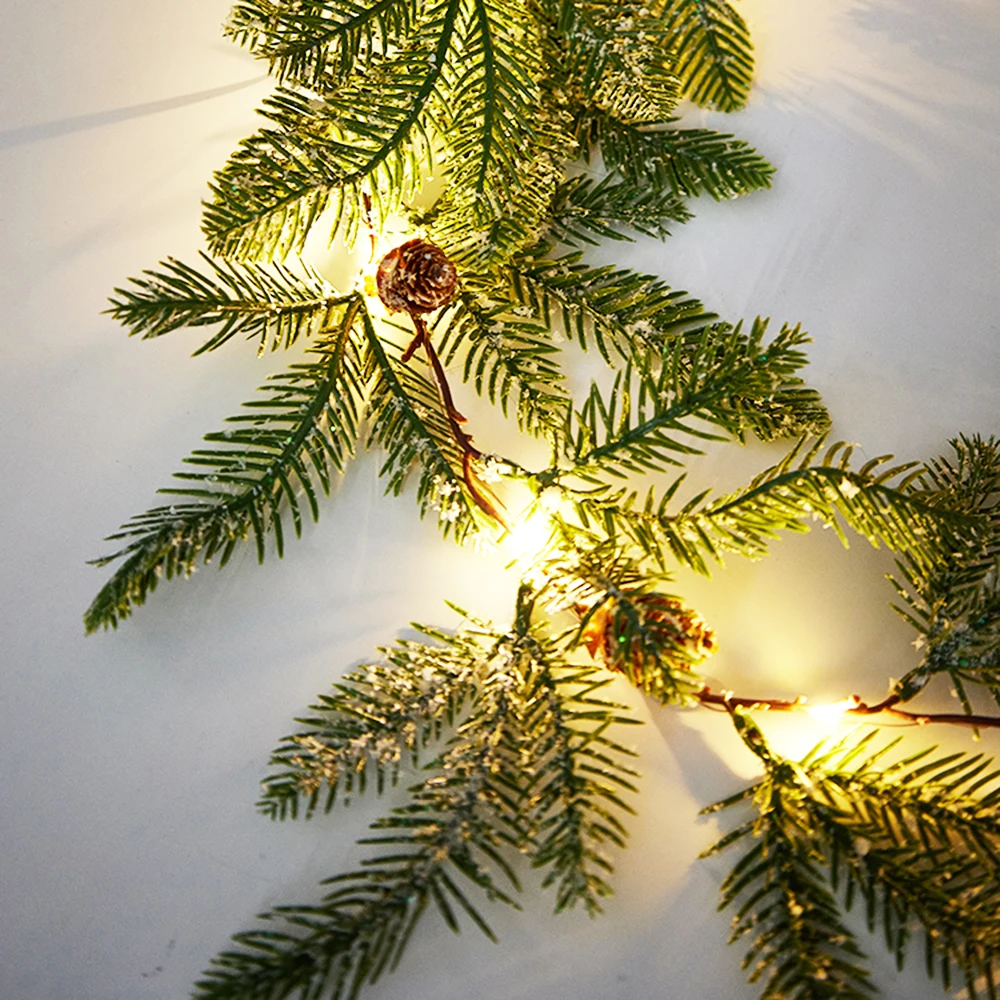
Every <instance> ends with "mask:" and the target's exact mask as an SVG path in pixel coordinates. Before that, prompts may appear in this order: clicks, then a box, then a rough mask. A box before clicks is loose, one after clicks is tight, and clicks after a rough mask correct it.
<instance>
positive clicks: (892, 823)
mask: <svg viewBox="0 0 1000 1000" xmlns="http://www.w3.org/2000/svg"><path fill="white" fill-rule="evenodd" d="M733 719H734V722H735V724H736V727H737V730H738V731H739V732H740V733H741V735H742V736H743V738H744V741H745V742H746V744H747V746H748V747H749V748H750V749H751V750H752V751H753V752H754V753H755V754H756V755H757V756H758V758H759V759H760V760H761V762H762V763H763V765H764V768H765V777H764V779H763V780H762V781H761V782H759V783H758V784H756V785H754V786H753V787H752V788H751V789H748V790H747V792H744V793H740V794H739V795H737V796H733V797H732V798H730V799H728V800H726V801H724V802H720V803H716V804H715V805H713V806H709V807H708V808H707V809H706V810H705V812H714V811H717V810H718V809H722V808H728V807H731V806H734V805H737V804H739V803H743V802H747V801H750V800H751V799H752V802H753V804H754V807H755V810H756V817H755V818H754V819H753V820H752V821H750V822H747V823H744V824H743V825H741V826H739V827H737V828H736V829H734V830H733V831H732V832H731V833H729V834H727V835H726V836H725V837H723V839H722V840H720V841H719V842H718V843H717V844H716V845H714V846H713V847H712V848H709V850H708V851H706V852H705V853H706V855H710V854H714V853H717V852H718V851H720V850H722V849H724V848H727V847H729V846H731V845H733V844H735V843H738V842H740V841H744V842H746V841H748V840H749V839H750V838H752V840H753V841H754V842H753V843H751V845H750V846H749V849H748V850H747V852H746V853H745V854H744V856H743V857H742V858H741V860H740V861H739V862H738V863H737V865H736V867H735V868H734V869H733V872H732V874H731V875H730V876H729V877H728V878H727V879H726V880H725V882H724V883H723V886H722V903H721V906H722V907H727V906H730V905H732V904H734V903H736V902H738V901H739V902H741V909H740V910H739V912H738V914H737V918H736V921H735V923H734V928H735V929H734V936H742V935H743V934H746V933H753V934H754V935H755V938H754V943H753V945H752V947H751V950H750V952H749V953H748V955H747V959H746V961H745V963H744V965H745V966H747V965H751V964H754V963H755V964H754V971H753V973H752V975H751V981H754V980H755V979H756V978H758V977H759V976H760V975H761V974H763V973H765V972H766V973H767V974H768V975H769V976H770V978H769V980H768V981H767V984H766V987H765V990H764V993H763V994H762V995H763V996H764V997H777V996H782V997H783V996H786V995H787V996H802V997H813V996H816V997H825V996H840V995H847V996H860V995H863V994H862V993H861V992H851V990H852V989H855V988H856V985H857V986H860V989H862V990H865V991H869V990H870V985H868V984H867V980H866V976H867V973H866V972H865V970H864V969H863V968H861V967H859V966H857V965H856V963H855V962H854V961H853V960H850V959H847V958H845V956H844V955H843V954H842V952H844V951H845V950H846V951H847V952H848V953H849V954H850V955H854V956H859V955H860V952H859V951H858V949H857V946H856V943H855V942H854V940H853V936H852V935H851V934H850V932H848V931H847V930H846V929H845V928H844V926H843V925H842V924H841V923H840V918H839V915H838V912H837V911H838V909H839V907H838V905H837V903H836V901H835V899H834V896H833V895H832V893H833V892H834V891H838V890H840V891H842V892H843V893H844V894H845V904H844V905H845V907H846V908H849V907H850V906H851V903H852V901H853V899H854V898H855V896H856V895H857V894H858V893H860V894H861V896H862V897H863V898H864V900H865V905H866V911H867V917H868V923H869V927H870V929H872V930H874V929H875V927H876V925H881V926H882V928H883V930H884V934H885V939H886V945H887V947H889V948H890V949H891V950H892V951H893V952H894V953H895V956H896V960H897V963H898V964H899V966H900V967H902V965H903V963H904V961H905V958H906V956H907V945H908V942H909V937H910V931H911V924H912V922H913V921H914V920H915V921H916V922H918V924H920V925H922V926H923V928H924V930H925V946H926V948H925V951H926V958H927V972H928V975H930V976H934V975H935V974H940V975H941V977H942V980H943V983H944V986H945V988H946V989H949V988H950V985H951V980H950V977H951V972H952V969H953V968H954V969H957V970H958V971H959V972H960V973H961V975H962V976H963V978H964V981H965V986H966V989H967V990H968V993H969V996H970V997H972V998H975V997H977V996H979V990H980V989H981V988H983V987H981V986H980V985H979V984H980V982H981V981H984V982H985V989H986V993H987V995H988V996H989V997H990V998H991V1000H993V998H995V997H996V977H997V975H998V972H1000V919H998V917H997V912H998V904H1000V883H998V881H997V878H996V874H997V866H998V864H1000V790H998V789H997V788H996V783H997V779H998V778H1000V771H997V770H995V769H993V770H991V761H990V760H988V759H984V758H983V757H982V755H975V756H972V757H969V756H967V755H965V754H961V753H956V754H950V755H947V756H945V757H938V758H936V759H935V758H933V757H932V756H931V754H932V753H933V751H930V750H923V751H921V752H920V753H917V754H914V755H912V756H911V757H908V758H905V759H903V760H900V761H897V762H895V763H893V764H891V765H889V766H888V767H886V766H884V764H883V763H882V762H883V759H884V757H885V755H886V754H887V753H888V752H889V751H891V750H892V749H893V748H894V747H895V746H896V744H898V742H899V740H896V741H894V742H893V743H890V744H889V745H888V746H885V747H882V748H881V749H878V750H874V751H872V752H868V751H869V748H870V745H871V743H872V740H873V738H874V734H869V735H868V736H867V737H864V738H863V739H861V740H860V741H854V742H842V743H840V744H837V745H834V746H832V747H831V746H829V745H823V744H821V745H819V746H817V747H816V748H814V749H813V750H812V751H810V753H809V754H807V755H806V757H804V758H803V759H802V760H801V761H799V762H790V761H787V760H785V759H783V758H781V757H779V756H777V755H776V754H775V753H774V752H773V751H772V750H771V749H770V748H769V747H768V745H767V742H766V740H765V739H764V736H763V734H762V733H761V732H760V730H759V729H758V728H757V726H756V725H755V724H754V723H753V722H752V721H751V720H750V719H749V718H748V717H747V716H746V715H745V714H743V713H742V712H741V711H740V710H738V709H737V710H734V711H733ZM876 765H879V766H876ZM797 872H798V873H799V874H798V875H797V874H796V873H797ZM803 888H804V889H805V890H806V891H807V892H808V894H809V895H808V898H806V897H805V896H803V892H802V890H803ZM817 917H819V919H818V920H817ZM806 931H807V932H808V940H809V942H810V943H811V944H812V945H814V948H813V949H812V950H813V954H812V955H805V956H803V955H802V954H801V947H800V946H801V944H802V942H803V939H804V938H805V937H806V935H805V933H804V932H806ZM838 951H839V952H840V954H838ZM803 960H805V961H806V962H808V963H809V964H810V965H811V969H810V970H805V971H802V970H796V968H795V963H796V962H802V961H803ZM852 980H854V981H855V982H854V983H852ZM834 987H835V988H834ZM837 989H840V990H841V992H837ZM811 991H813V992H811ZM845 991H846V992H845Z"/></svg>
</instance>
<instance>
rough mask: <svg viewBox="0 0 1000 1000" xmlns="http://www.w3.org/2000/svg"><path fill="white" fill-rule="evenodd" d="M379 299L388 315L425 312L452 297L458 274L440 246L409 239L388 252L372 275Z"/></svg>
mask: <svg viewBox="0 0 1000 1000" xmlns="http://www.w3.org/2000/svg"><path fill="white" fill-rule="evenodd" d="M375 281H376V284H377V286H378V297H379V298H380V299H381V300H382V302H383V304H384V305H385V307H386V309H388V310H389V312H400V311H401V310H405V311H406V312H408V313H426V312H432V311H433V310H434V309H440V308H441V306H446V305H447V304H448V303H449V302H451V300H452V299H453V298H454V297H455V287H456V285H457V283H458V272H457V271H456V270H455V265H454V264H452V262H451V261H450V260H448V258H447V257H446V256H445V255H444V251H443V250H442V249H441V248H440V247H436V246H434V244H433V243H428V242H427V241H426V240H419V239H418V240H409V241H408V242H406V243H404V244H403V245H402V246H398V247H396V249H395V250H390V251H389V252H388V253H387V254H386V255H385V256H384V257H383V258H382V262H381V263H380V264H379V266H378V273H377V274H376V276H375Z"/></svg>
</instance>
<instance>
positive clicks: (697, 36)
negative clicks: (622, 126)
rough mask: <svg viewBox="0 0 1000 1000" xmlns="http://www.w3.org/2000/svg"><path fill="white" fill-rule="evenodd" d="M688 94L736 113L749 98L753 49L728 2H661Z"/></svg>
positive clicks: (715, 106) (741, 23)
mask: <svg viewBox="0 0 1000 1000" xmlns="http://www.w3.org/2000/svg"><path fill="white" fill-rule="evenodd" d="M659 10H660V11H661V16H662V17H663V18H664V22H665V26H666V29H667V31H668V32H669V34H670V35H671V36H672V38H673V43H674V44H673V49H674V52H675V53H676V54H677V61H676V64H675V72H676V73H677V76H678V77H679V78H680V80H681V84H682V86H683V88H684V93H685V95H686V96H688V97H690V99H691V100H692V101H694V102H695V103H696V104H705V105H709V106H710V107H714V108H716V109H717V110H719V111H738V110H739V109H740V108H742V107H743V106H744V105H745V104H746V102H747V98H748V97H749V94H750V84H751V82H752V78H753V69H754V65H753V46H752V45H751V42H750V33H749V31H748V30H747V26H746V23H745V22H744V20H743V18H742V17H740V15H739V13H738V12H737V11H736V10H735V9H734V8H733V7H732V6H731V5H730V4H728V3H726V2H725V0H661V2H660V5H659Z"/></svg>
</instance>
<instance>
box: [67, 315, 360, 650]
mask: <svg viewBox="0 0 1000 1000" xmlns="http://www.w3.org/2000/svg"><path fill="white" fill-rule="evenodd" d="M363 311H364V307H363V305H362V303H361V300H360V299H359V298H358V297H357V296H355V297H353V298H351V299H350V300H348V301H347V302H346V304H345V305H343V306H342V307H341V309H340V315H339V316H338V317H337V320H336V323H334V324H332V325H331V328H330V329H329V330H328V331H327V332H326V333H325V334H324V336H323V337H321V338H319V339H318V340H317V341H316V343H315V345H314V347H313V348H312V349H311V351H310V354H311V356H312V357H311V360H309V361H306V362H302V363H297V364H294V365H292V366H291V368H290V369H289V370H288V371H287V372H284V373H281V374H278V375H274V376H272V377H271V379H270V380H269V381H268V382H267V383H266V384H265V385H264V386H263V387H262V388H261V390H260V391H261V392H262V393H263V394H264V398H262V399H257V400H252V401H251V402H248V403H245V404H244V406H245V407H246V408H247V409H248V410H249V412H248V413H241V414H240V415H238V416H235V417H230V418H229V422H230V423H231V424H233V425H235V426H233V427H232V428H231V429H227V430H224V431H220V432H218V433H215V434H209V435H206V441H208V442H209V443H210V444H212V445H213V447H211V448H202V449H198V450H197V451H195V452H193V453H192V455H191V456H190V457H189V458H188V462H189V463H190V464H191V465H194V466H198V467H200V469H204V470H206V471H200V470H199V471H197V472H179V473H176V477H177V478H178V479H180V480H183V481H184V482H185V483H186V484H190V485H183V486H171V487H168V488H166V489H164V490H161V492H163V493H169V494H171V495H173V496H176V497H178V498H180V499H178V501H177V502H176V503H170V504H166V505H162V506H159V507H154V508H153V509H151V510H149V511H147V512H146V513H144V514H140V515H138V516H137V517H134V518H133V519H132V520H131V521H129V522H128V523H127V524H125V525H123V526H122V528H121V529H120V530H119V531H117V532H116V533H115V534H113V535H110V536H108V540H115V541H117V540H125V544H124V545H123V547H122V548H120V549H119V550H118V551H117V552H114V553H112V554H110V555H107V556H103V557H101V558H100V559H96V560H94V563H95V565H98V566H106V565H108V564H109V563H111V562H114V561H115V560H117V559H123V560H124V562H123V563H122V564H121V565H120V566H119V568H118V569H117V570H116V572H115V574H114V576H112V578H111V579H110V580H109V581H108V582H107V583H106V584H105V586H104V587H103V588H102V589H101V591H100V592H99V593H98V595H97V597H95V598H94V601H93V603H92V604H91V605H90V607H89V608H88V609H87V612H86V614H85V615H84V625H85V627H86V629H87V631H88V632H94V631H96V630H98V629H100V628H108V627H111V628H117V626H118V623H119V622H120V621H121V620H122V619H124V618H127V617H128V616H129V615H130V614H131V613H132V610H133V609H134V608H135V607H136V606H138V605H140V604H143V603H144V602H145V600H146V598H147V596H148V595H149V594H150V593H151V592H152V591H153V590H155V589H156V586H157V583H158V582H159V580H160V578H161V577H165V578H167V579H170V578H171V577H173V576H180V575H183V576H190V574H191V573H193V572H194V570H195V568H196V566H197V565H198V563H199V562H200V563H207V562H209V561H210V560H211V559H212V558H213V557H215V556H216V555H218V556H219V565H220V567H221V566H225V565H226V563H227V562H228V560H229V557H230V556H231V555H232V553H233V551H234V549H235V548H236V546H237V544H239V543H240V542H242V541H244V540H245V539H246V538H247V537H248V536H251V535H252V536H253V540H254V543H255V546H256V549H257V558H258V560H259V561H261V562H262V561H263V559H264V554H265V552H266V543H265V536H266V535H267V534H268V533H269V532H272V533H273V534H274V540H275V548H276V551H277V554H278V555H279V556H280V555H281V553H282V550H283V546H284V517H285V516H287V515H289V514H290V515H291V519H292V526H293V529H294V531H295V534H296V535H299V534H301V531H302V523H303V510H302V504H301V502H300V500H299V499H298V496H299V491H301V493H302V494H303V495H304V496H305V500H306V506H307V509H308V513H309V514H310V515H311V517H312V518H313V520H317V519H318V518H319V501H318V492H319V491H322V492H323V493H324V494H326V493H329V492H330V476H331V470H336V471H337V472H341V471H343V469H344V466H345V464H346V463H347V461H348V459H349V458H350V456H351V454H352V453H353V450H354V444H355V440H356V437H357V420H358V404H359V399H360V396H361V393H362V389H363V382H362V362H361V343H360V338H359V337H358V331H357V329H356V327H357V326H358V325H359V323H358V320H359V316H361V315H362V314H363ZM317 485H318V487H319V490H317Z"/></svg>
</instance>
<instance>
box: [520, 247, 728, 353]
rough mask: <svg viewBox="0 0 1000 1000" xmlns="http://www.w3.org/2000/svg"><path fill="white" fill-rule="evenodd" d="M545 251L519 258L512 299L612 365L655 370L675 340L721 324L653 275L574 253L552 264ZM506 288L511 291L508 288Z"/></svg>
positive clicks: (688, 298) (687, 297)
mask: <svg viewBox="0 0 1000 1000" xmlns="http://www.w3.org/2000/svg"><path fill="white" fill-rule="evenodd" d="M550 250H551V247H550V246H548V245H547V244H541V245H539V246H537V247H535V248H533V249H532V251H531V252H526V253H524V254H522V255H520V256H519V257H517V258H516V259H515V260H514V261H513V263H512V265H511V267H510V268H509V270H507V271H506V272H505V273H504V274H503V277H504V278H505V279H506V288H505V291H506V292H507V294H508V295H510V297H511V298H513V299H515V300H516V301H518V302H519V303H520V304H521V305H522V306H524V307H525V308H528V309H530V310H531V312H532V315H535V316H537V317H539V318H541V319H542V321H543V322H544V323H545V324H546V326H548V327H550V328H551V327H552V326H553V324H555V323H559V324H560V325H561V329H562V332H563V333H564V334H565V335H566V336H568V337H572V338H573V339H574V340H576V341H578V342H579V344H580V346H581V347H582V348H583V349H584V350H587V348H588V347H589V346H590V344H591V339H592V340H593V343H594V344H595V345H596V346H597V349H598V351H599V352H600V353H601V356H602V357H603V358H604V359H605V361H606V362H607V363H608V364H609V365H614V364H616V363H617V362H618V360H628V359H632V360H635V361H636V362H637V363H640V364H646V365H652V364H655V362H656V360H657V359H658V357H661V356H664V355H669V353H670V349H671V347H672V345H671V343H670V339H671V338H673V337H676V336H677V335H679V334H681V333H685V332H687V331H691V330H698V329H700V328H701V327H702V326H704V325H705V324H707V323H709V322H711V321H712V320H714V319H716V315H715V313H712V312H709V311H707V310H706V309H705V307H704V306H703V305H702V304H701V302H699V301H698V300H697V299H695V298H692V297H690V296H688V294H687V292H683V291H679V290H676V289H672V288H670V287H669V286H668V285H667V284H666V283H665V282H663V281H661V280H660V279H659V278H656V277H654V276H653V275H650V274H639V273H637V272H635V271H629V270H625V269H622V268H616V267H613V266H610V265H605V266H603V267H591V266H589V265H587V264H585V263H584V262H583V261H582V254H581V253H579V252H574V253H570V254H565V255H563V256H560V257H555V258H553V257H551V256H550V255H549V252H550ZM501 287H503V286H501Z"/></svg>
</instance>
